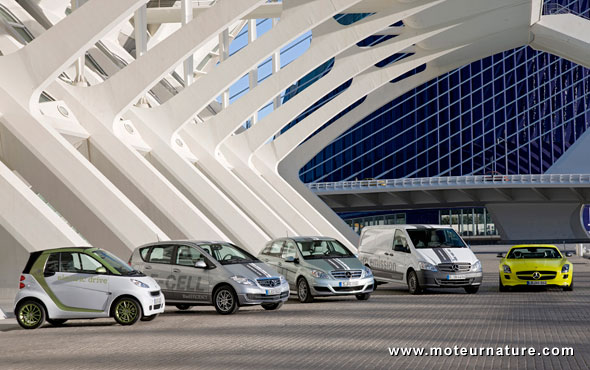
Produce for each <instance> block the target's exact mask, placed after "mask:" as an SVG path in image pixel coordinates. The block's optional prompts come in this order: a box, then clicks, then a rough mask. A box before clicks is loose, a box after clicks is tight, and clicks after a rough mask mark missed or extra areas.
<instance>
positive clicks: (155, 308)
mask: <svg viewBox="0 0 590 370" xmlns="http://www.w3.org/2000/svg"><path fill="white" fill-rule="evenodd" d="M160 307H162V305H161V304H157V305H154V310H159V309H160Z"/></svg>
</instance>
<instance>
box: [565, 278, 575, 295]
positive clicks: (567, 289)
mask: <svg viewBox="0 0 590 370" xmlns="http://www.w3.org/2000/svg"><path fill="white" fill-rule="evenodd" d="M573 290H574V279H573V278H572V283H571V284H570V285H569V286H564V287H563V291H564V292H571V291H573Z"/></svg>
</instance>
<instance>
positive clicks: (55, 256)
mask: <svg viewBox="0 0 590 370" xmlns="http://www.w3.org/2000/svg"><path fill="white" fill-rule="evenodd" d="M0 9H1V8H0ZM58 271H59V253H52V254H51V255H49V258H48V259H47V262H46V263H45V272H49V273H51V272H58Z"/></svg>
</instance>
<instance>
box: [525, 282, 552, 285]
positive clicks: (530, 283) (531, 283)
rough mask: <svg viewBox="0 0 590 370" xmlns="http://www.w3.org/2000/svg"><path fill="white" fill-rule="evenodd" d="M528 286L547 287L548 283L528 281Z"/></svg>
mask: <svg viewBox="0 0 590 370" xmlns="http://www.w3.org/2000/svg"><path fill="white" fill-rule="evenodd" d="M526 285H547V282H546V281H527V282H526Z"/></svg>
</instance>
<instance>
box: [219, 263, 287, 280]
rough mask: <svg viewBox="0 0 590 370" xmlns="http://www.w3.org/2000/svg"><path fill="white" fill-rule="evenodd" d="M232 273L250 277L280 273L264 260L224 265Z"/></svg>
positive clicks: (256, 277)
mask: <svg viewBox="0 0 590 370" xmlns="http://www.w3.org/2000/svg"><path fill="white" fill-rule="evenodd" d="M223 267H224V268H225V269H226V270H228V271H229V272H230V273H231V274H232V275H238V276H243V277H246V278H248V279H253V280H255V279H259V278H264V277H278V276H279V273H278V272H276V271H275V270H274V269H273V268H272V267H270V266H269V265H267V264H265V263H263V262H251V263H234V264H231V265H223Z"/></svg>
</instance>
